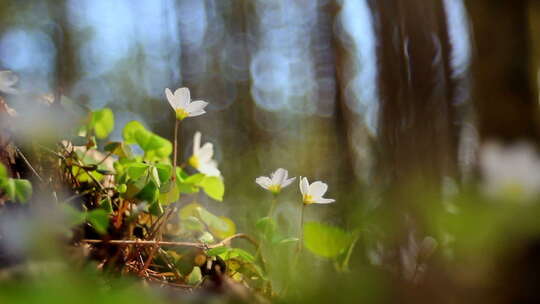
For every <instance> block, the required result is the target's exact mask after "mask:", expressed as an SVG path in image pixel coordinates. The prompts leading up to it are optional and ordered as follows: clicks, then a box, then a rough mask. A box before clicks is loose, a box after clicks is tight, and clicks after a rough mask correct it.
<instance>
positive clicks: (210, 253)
mask: <svg viewBox="0 0 540 304" xmlns="http://www.w3.org/2000/svg"><path fill="white" fill-rule="evenodd" d="M229 249H230V248H229V247H225V246H221V247H216V248H212V249H210V250H208V251H207V252H206V254H207V255H208V256H211V257H213V256H218V255H221V254H224V253H225V252H227V251H229Z"/></svg>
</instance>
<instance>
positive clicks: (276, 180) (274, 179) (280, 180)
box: [255, 168, 296, 194]
mask: <svg viewBox="0 0 540 304" xmlns="http://www.w3.org/2000/svg"><path fill="white" fill-rule="evenodd" d="M288 175H289V172H288V171H287V170H285V169H283V168H279V169H277V170H276V171H275V172H274V173H272V174H270V177H268V176H260V177H257V178H256V179H255V182H256V183H257V184H259V186H261V187H263V188H264V189H266V190H269V191H270V192H272V193H274V194H278V193H279V192H281V189H283V188H285V187H287V186H288V185H290V184H291V183H292V182H293V181H294V180H295V179H296V177H292V178H289V179H287V178H288Z"/></svg>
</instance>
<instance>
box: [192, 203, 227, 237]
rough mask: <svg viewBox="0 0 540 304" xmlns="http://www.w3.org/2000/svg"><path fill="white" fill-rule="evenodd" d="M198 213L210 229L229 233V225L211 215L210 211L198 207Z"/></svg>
mask: <svg viewBox="0 0 540 304" xmlns="http://www.w3.org/2000/svg"><path fill="white" fill-rule="evenodd" d="M197 212H198V215H199V218H200V219H201V220H202V221H203V222H204V223H205V224H206V225H207V226H208V227H210V228H214V229H217V230H221V231H227V230H228V229H229V225H228V224H227V223H226V222H225V221H223V220H222V219H221V218H219V217H217V216H216V215H214V214H212V213H210V212H209V211H208V210H206V209H204V208H202V207H198V208H197Z"/></svg>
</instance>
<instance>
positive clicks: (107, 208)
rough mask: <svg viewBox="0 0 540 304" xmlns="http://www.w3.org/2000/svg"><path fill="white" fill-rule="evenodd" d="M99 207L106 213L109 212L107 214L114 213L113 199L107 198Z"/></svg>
mask: <svg viewBox="0 0 540 304" xmlns="http://www.w3.org/2000/svg"><path fill="white" fill-rule="evenodd" d="M99 207H100V208H101V209H103V210H105V211H107V213H109V214H111V213H112V212H113V206H112V202H111V199H110V198H109V197H106V198H104V199H102V200H101V202H100V203H99Z"/></svg>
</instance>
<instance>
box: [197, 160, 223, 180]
mask: <svg viewBox="0 0 540 304" xmlns="http://www.w3.org/2000/svg"><path fill="white" fill-rule="evenodd" d="M199 172H201V173H204V174H206V175H208V176H221V172H220V171H219V169H218V168H217V162H216V161H214V160H212V161H209V162H206V163H202V164H201V165H200V166H199Z"/></svg>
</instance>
